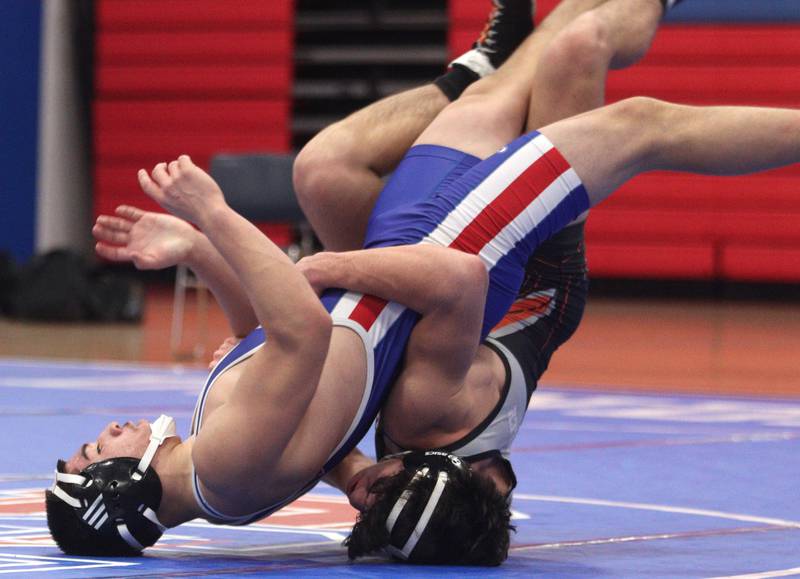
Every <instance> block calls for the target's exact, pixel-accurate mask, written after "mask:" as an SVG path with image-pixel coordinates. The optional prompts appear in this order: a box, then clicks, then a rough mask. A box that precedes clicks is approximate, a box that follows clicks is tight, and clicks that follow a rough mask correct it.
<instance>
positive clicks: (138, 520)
mask: <svg viewBox="0 0 800 579" xmlns="http://www.w3.org/2000/svg"><path fill="white" fill-rule="evenodd" d="M151 429H152V434H151V435H150V444H149V445H148V447H147V450H146V451H145V453H144V456H143V457H142V458H141V459H137V458H112V459H108V460H104V461H101V462H96V463H93V464H90V465H89V466H87V467H86V468H85V469H83V470H82V471H81V472H80V474H69V473H65V472H63V471H64V466H65V465H64V461H61V460H60V461H58V465H57V467H56V480H55V482H54V483H53V486H52V487H51V488H50V490H48V491H47V493H46V494H47V498H48V499H49V500H52V499H53V498H57V499H60V500H61V501H63V502H64V503H66V504H67V505H69V506H70V507H72V511H73V513H74V515H75V517H76V518H78V519H79V520H80V521H81V523H82V524H84V525H85V529H84V530H86V531H88V535H90V536H93V537H97V538H98V540H99V541H98V542H100V541H102V542H103V543H104V544H106V545H112V546H113V545H115V544H116V545H117V546H119V547H121V549H120V550H121V551H125V550H126V547H125V546H126V545H127V547H129V548H130V550H132V551H134V552H136V551H142V550H143V549H144V548H145V547H149V546H150V545H152V544H153V543H155V542H156V541H157V540H158V539H159V537H161V535H162V534H163V533H164V531H165V530H166V527H164V525H162V524H161V522H160V521H159V520H158V517H157V516H156V511H157V510H158V507H159V506H160V504H161V481H160V479H159V478H158V474H157V473H156V471H155V469H153V467H152V466H150V462H151V461H152V459H153V456H154V455H155V452H156V450H157V449H158V447H159V446H160V445H161V443H163V442H164V440H166V439H167V438H169V437H170V436H174V435H175V423H174V420H172V418H170V417H167V416H162V417H160V418H159V419H158V420H157V421H156V422H154V423H153V424H152V425H151ZM88 552H91V546H89V545H87V549H86V551H85V552H84V554H85V553H88Z"/></svg>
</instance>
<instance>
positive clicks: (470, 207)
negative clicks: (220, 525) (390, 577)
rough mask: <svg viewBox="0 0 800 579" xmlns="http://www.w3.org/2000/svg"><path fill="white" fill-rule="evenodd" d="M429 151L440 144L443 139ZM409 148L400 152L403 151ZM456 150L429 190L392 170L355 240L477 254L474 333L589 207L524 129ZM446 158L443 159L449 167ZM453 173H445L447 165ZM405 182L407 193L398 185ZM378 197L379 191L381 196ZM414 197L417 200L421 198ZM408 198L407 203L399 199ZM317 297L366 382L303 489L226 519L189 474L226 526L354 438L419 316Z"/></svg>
mask: <svg viewBox="0 0 800 579" xmlns="http://www.w3.org/2000/svg"><path fill="white" fill-rule="evenodd" d="M426 147H428V148H429V151H431V152H434V151H435V150H442V151H446V152H447V155H452V154H453V150H452V149H446V148H443V147H436V148H435V149H434V148H430V146H426ZM418 153H420V151H419V148H418V147H414V148H412V149H411V151H409V156H410V157H413V156H414V155H415V154H418ZM454 153H455V154H460V155H462V156H463V158H462V159H461V161H459V162H458V163H457V164H456V167H455V168H454V169H452V170H451V171H445V172H444V174H443V175H441V177H440V181H439V182H438V184H436V187H435V189H434V190H433V191H432V193H431V194H430V195H429V196H423V195H422V194H421V193H420V190H421V189H422V188H421V187H420V189H418V190H413V184H414V179H413V175H411V176H409V175H408V171H409V169H410V168H413V167H414V166H415V162H414V161H413V160H412V161H409V162H408V163H406V166H405V167H402V163H401V167H402V168H403V171H401V170H400V168H398V171H397V172H396V173H395V176H394V179H393V181H396V182H398V183H402V182H403V180H404V179H408V181H407V182H408V185H404V186H403V187H402V188H400V187H398V188H397V193H395V192H394V191H393V190H391V189H390V193H389V196H388V197H387V198H386V199H385V200H384V202H383V203H381V204H379V205H380V210H377V209H376V211H375V212H374V213H373V217H372V219H371V220H370V223H369V227H368V231H367V239H366V243H365V247H382V246H396V245H412V244H416V243H432V244H437V245H441V246H444V247H451V248H454V249H457V250H460V251H465V252H469V253H473V254H476V255H478V256H479V257H480V258H481V259H482V261H483V263H484V264H485V265H486V269H487V271H488V274H489V291H488V295H487V300H486V310H485V312H484V328H483V332H482V335H481V339H483V338H485V337H486V335H487V334H488V332H489V330H490V329H491V328H492V327H493V326H494V325H495V324H496V323H497V322H499V321H500V319H501V318H502V317H503V315H504V314H505V313H506V311H507V310H508V308H509V306H510V305H511V304H512V303H513V301H514V299H515V297H516V295H517V290H518V289H519V287H520V285H521V283H522V281H523V278H524V273H525V265H526V262H527V260H528V258H529V257H530V256H531V254H532V253H533V252H534V250H535V249H536V247H537V246H538V245H539V244H540V243H541V242H542V241H544V240H546V239H547V238H549V237H550V236H551V235H552V234H553V233H555V232H557V231H559V230H560V229H561V228H563V227H564V226H565V225H567V224H568V223H570V222H571V221H573V220H574V219H575V218H576V217H578V216H579V215H580V214H581V213H583V212H584V211H586V210H587V209H588V208H589V199H588V196H587V194H586V191H585V190H584V188H583V185H582V184H581V182H580V179H579V178H578V176H577V175H576V174H575V172H574V171H573V170H572V168H571V167H570V166H569V164H568V163H567V162H566V160H564V158H563V157H562V156H561V154H560V153H558V151H557V150H556V149H555V148H554V147H553V145H552V143H550V141H549V140H548V139H547V138H546V137H544V136H543V135H541V134H539V133H537V132H534V133H530V134H528V135H524V136H522V137H520V138H518V139H517V140H515V141H513V142H512V143H511V144H509V145H508V146H506V147H504V148H503V149H501V150H500V151H499V152H498V153H496V154H494V155H492V156H491V157H489V158H488V159H486V160H484V161H480V162H477V160H475V158H474V157H471V156H469V155H464V154H463V153H458V152H457V151H456V152H454ZM452 161H453V159H452V157H448V159H447V163H448V164H449V165H450V167H452V166H453V162H452ZM453 171H455V174H454V173H453ZM406 187H411V188H412V189H411V190H408V189H407V191H408V194H406V195H405V196H403V195H401V194H400V193H401V192H402V191H401V189H405V188H406ZM382 195H383V194H382ZM423 197H424V198H423ZM409 199H411V200H412V201H411V202H408V200H409ZM322 302H323V304H324V305H325V307H326V309H327V310H328V312H330V314H331V317H332V319H333V323H334V325H338V326H345V327H348V328H350V329H352V330H354V331H355V332H356V333H357V334H358V335H359V336H360V337H361V339H362V341H363V342H364V346H365V351H366V352H367V357H368V360H367V384H366V386H365V390H364V396H363V398H362V403H361V406H360V408H359V411H358V413H357V415H356V416H355V417H354V420H353V423H352V424H351V427H350V428H349V430H348V433H347V435H346V436H345V437H344V439H343V440H342V441H340V443H339V445H338V448H337V450H335V451H334V453H333V454H332V455H331V456H330V457H329V459H328V461H327V462H326V464H325V465H324V467H323V468H322V469H321V471H320V472H319V473H318V475H317V476H316V477H315V478H314V479H313V480H311V481H309V482H308V483H307V484H306V485H305V486H304V487H303V488H301V489H298V491H297V492H295V493H293V494H292V495H291V496H288V497H286V498H285V499H284V500H282V501H280V502H279V503H277V504H275V505H270V506H267V507H265V508H263V509H261V510H259V511H258V512H255V513H252V514H250V515H246V516H242V517H228V516H226V515H224V514H223V513H220V512H218V511H216V510H215V509H213V508H212V507H211V506H210V505H209V504H208V503H207V501H205V499H204V498H203V497H202V494H201V492H200V488H199V485H198V481H197V477H196V476H195V477H194V483H195V484H194V488H195V495H196V498H197V501H198V504H199V505H200V506H201V507H202V508H203V510H204V511H205V512H206V513H207V514H208V515H209V516H210V517H211V518H212V519H215V520H218V521H221V522H225V523H228V524H247V523H250V522H253V521H255V520H257V519H260V518H263V517H265V516H267V515H269V514H271V513H273V512H274V511H276V510H278V509H279V508H281V507H283V506H284V505H286V504H288V503H289V502H291V501H293V500H294V499H295V498H297V497H298V496H300V495H301V494H303V493H305V492H307V491H308V490H310V489H311V488H312V487H313V486H314V485H315V484H316V483H317V482H318V481H319V480H320V479H321V478H322V477H323V476H324V475H325V474H326V473H327V472H329V471H330V470H331V469H332V468H334V467H335V466H336V465H337V464H338V463H339V461H341V459H342V458H343V457H344V456H346V455H347V454H348V453H349V452H350V451H351V450H352V449H353V448H354V447H355V446H356V444H357V443H358V442H359V441H360V440H361V439H362V438H363V436H364V434H365V433H366V432H367V430H368V429H369V427H370V425H371V424H372V422H373V421H374V419H375V417H376V416H377V414H378V411H379V409H380V407H381V404H382V403H383V401H384V399H385V397H386V395H387V394H388V391H389V388H390V386H391V384H392V383H393V382H394V380H395V378H396V376H397V373H398V370H399V368H400V362H401V360H402V358H403V354H404V352H405V347H406V344H407V343H408V339H409V337H410V335H411V331H412V330H413V327H414V325H415V324H416V322H417V320H418V319H419V315H418V314H417V313H415V312H413V311H411V310H408V309H406V308H405V307H404V306H401V305H400V304H396V303H391V302H387V301H386V300H382V299H379V298H376V297H374V296H369V295H363V294H359V293H356V292H347V291H345V290H329V291H326V292H325V293H324V294H323V296H322ZM264 339H265V336H264V333H263V331H262V330H260V329H258V330H256V331H255V332H254V333H252V334H251V335H250V336H248V337H247V338H246V339H245V340H243V341H242V342H241V343H240V344H238V345H237V346H236V347H235V348H234V349H233V350H231V351H230V352H229V353H228V354H227V355H226V356H225V357H224V358H223V359H222V360H221V361H220V363H219V364H218V365H217V367H216V368H215V369H214V370H213V371H212V373H211V375H210V376H209V378H208V380H207V382H206V385H205V387H204V388H203V392H202V393H201V395H200V398H199V400H198V403H197V408H196V411H195V417H194V420H193V424H192V433H193V434H196V433H197V432H198V431H199V429H200V428H201V426H202V415H203V408H204V404H205V399H206V397H207V395H208V392H209V390H210V388H211V387H212V386H213V384H214V381H215V380H216V377H217V376H219V374H221V373H222V372H224V370H225V369H226V368H228V367H231V366H232V365H234V364H236V363H238V362H239V361H241V360H243V359H245V358H246V357H248V356H250V355H252V353H253V352H254V351H255V350H256V349H257V348H259V347H261V345H262V344H263V342H264Z"/></svg>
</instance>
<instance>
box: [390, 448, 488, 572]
mask: <svg viewBox="0 0 800 579" xmlns="http://www.w3.org/2000/svg"><path fill="white" fill-rule="evenodd" d="M386 458H402V459H403V466H404V467H405V468H406V470H413V471H414V474H413V475H412V477H411V480H410V481H409V483H408V485H406V488H405V490H403V492H402V493H401V494H400V497H399V498H398V499H397V501H396V502H395V503H394V506H393V507H392V509H391V510H390V511H389V515H388V516H387V517H386V531H387V532H388V533H389V545H388V546H387V550H388V551H389V552H390V553H391V554H392V555H394V556H395V557H398V558H400V559H403V560H407V559H409V558H410V557H411V554H412V553H413V551H414V548H415V547H416V546H417V543H418V542H419V540H420V538H421V537H422V535H423V533H424V532H425V529H426V528H427V527H428V523H429V522H430V520H431V518H432V517H433V515H434V512H435V511H436V507H437V505H438V504H439V501H440V500H441V498H442V494H443V493H444V491H445V488H446V487H447V484H448V482H450V481H451V480H453V479H458V478H463V479H466V478H468V477H470V476H472V471H471V470H470V467H469V465H468V464H467V463H466V462H464V461H463V460H462V459H460V458H459V457H457V456H455V455H453V454H448V453H446V452H442V451H438V450H426V451H410V452H406V453H402V454H400V455H393V456H392V457H386ZM424 478H431V479H435V481H436V482H435V483H434V485H433V489H432V490H431V492H430V495H429V496H428V500H427V502H426V503H425V507H424V508H423V509H422V513H421V514H420V515H419V517H418V519H417V521H416V523H415V524H414V525H413V528H412V530H411V534H410V535H408V536H407V537H403V538H401V537H398V536H396V535H397V533H393V532H392V531H393V530H394V529H395V526H396V525H397V521H398V520H399V519H400V517H401V516H402V515H403V511H404V509H405V506H406V504H407V503H408V501H409V499H410V498H411V496H412V494H413V493H414V492H416V489H418V487H419V484H418V483H419V481H420V480H422V479H424ZM407 516H408V515H407ZM403 526H406V527H408V526H411V525H403Z"/></svg>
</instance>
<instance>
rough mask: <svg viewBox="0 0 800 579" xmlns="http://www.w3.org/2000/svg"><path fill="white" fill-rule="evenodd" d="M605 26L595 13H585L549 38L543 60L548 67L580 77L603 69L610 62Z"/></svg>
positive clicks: (609, 46) (610, 53)
mask: <svg viewBox="0 0 800 579" xmlns="http://www.w3.org/2000/svg"><path fill="white" fill-rule="evenodd" d="M611 56H612V51H611V45H610V44H609V41H608V29H607V24H606V23H605V22H604V21H603V19H602V18H600V17H599V16H597V15H596V14H595V11H589V12H585V13H584V14H581V15H580V16H579V17H578V18H576V19H575V20H574V21H572V22H571V23H570V24H569V25H568V26H567V27H566V28H564V30H562V31H561V32H560V33H558V35H557V36H556V37H555V38H554V39H553V41H552V44H551V46H550V48H549V50H548V54H547V58H548V60H550V61H551V62H549V64H550V65H553V66H555V67H558V68H560V69H562V70H565V71H568V72H569V74H570V75H581V74H585V73H587V72H590V71H594V70H597V69H598V67H605V66H606V64H607V63H608V61H609V60H610V59H611Z"/></svg>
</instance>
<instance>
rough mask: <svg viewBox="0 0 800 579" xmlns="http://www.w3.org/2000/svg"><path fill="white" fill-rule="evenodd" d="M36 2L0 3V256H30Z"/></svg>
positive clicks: (38, 9)
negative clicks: (1, 254)
mask: <svg viewBox="0 0 800 579" xmlns="http://www.w3.org/2000/svg"><path fill="white" fill-rule="evenodd" d="M41 16H42V4H41V1H40V0H2V1H0V142H1V143H2V145H0V251H8V252H10V253H11V254H12V255H13V256H14V257H15V258H16V259H18V260H24V259H27V258H28V257H30V256H31V255H32V254H33V249H34V241H35V240H34V236H35V218H36V164H37V163H36V155H37V127H38V117H39V68H40V67H39V42H40V35H41V20H42V18H41Z"/></svg>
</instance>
